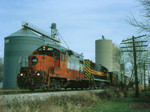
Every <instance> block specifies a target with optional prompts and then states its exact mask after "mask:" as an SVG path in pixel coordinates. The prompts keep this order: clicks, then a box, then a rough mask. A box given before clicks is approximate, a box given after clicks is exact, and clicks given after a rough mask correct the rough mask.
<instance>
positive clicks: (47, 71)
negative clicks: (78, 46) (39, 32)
mask: <svg viewBox="0 0 150 112" xmlns="http://www.w3.org/2000/svg"><path fill="white" fill-rule="evenodd" d="M52 46H53V47H52ZM17 83H18V86H19V88H24V89H31V90H32V89H38V88H43V89H47V88H57V89H58V88H61V87H63V88H87V87H89V79H88V78H86V77H85V76H84V59H83V56H82V55H80V54H77V53H75V52H73V51H71V50H68V49H66V48H64V47H62V46H60V45H58V44H56V45H46V46H41V47H40V48H38V49H37V50H35V51H34V52H33V53H32V55H31V56H29V58H28V66H27V67H21V68H20V73H19V74H18V75H17Z"/></svg>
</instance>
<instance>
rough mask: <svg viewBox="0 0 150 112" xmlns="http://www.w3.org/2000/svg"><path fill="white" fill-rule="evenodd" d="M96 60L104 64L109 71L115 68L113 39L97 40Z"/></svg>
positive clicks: (97, 62)
mask: <svg viewBox="0 0 150 112" xmlns="http://www.w3.org/2000/svg"><path fill="white" fill-rule="evenodd" d="M95 62H96V64H102V65H103V66H105V67H106V68H108V70H109V71H112V70H113V45H112V40H105V39H103V40H101V39H100V40H96V41H95Z"/></svg>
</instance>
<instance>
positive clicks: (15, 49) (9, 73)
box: [3, 28, 44, 88]
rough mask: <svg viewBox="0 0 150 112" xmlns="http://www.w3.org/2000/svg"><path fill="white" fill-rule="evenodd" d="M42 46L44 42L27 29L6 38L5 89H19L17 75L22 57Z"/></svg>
mask: <svg viewBox="0 0 150 112" xmlns="http://www.w3.org/2000/svg"><path fill="white" fill-rule="evenodd" d="M42 45H44V40H43V39H42V38H40V37H39V36H38V35H37V34H35V33H33V32H32V31H31V30H30V29H27V28H22V29H20V30H18V31H17V32H15V33H12V34H11V35H9V36H8V37H6V38H5V47H4V76H3V88H17V81H16V79H17V78H16V75H17V69H18V66H19V59H20V57H21V56H23V57H28V56H29V55H31V54H32V52H33V51H34V50H35V49H37V48H38V47H40V46H42Z"/></svg>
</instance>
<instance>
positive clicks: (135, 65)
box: [121, 35, 147, 97]
mask: <svg viewBox="0 0 150 112" xmlns="http://www.w3.org/2000/svg"><path fill="white" fill-rule="evenodd" d="M144 36H146V35H142V36H138V37H134V36H132V38H130V39H127V40H122V43H121V44H125V45H128V46H126V47H121V48H122V49H124V48H125V49H124V50H121V52H133V58H134V75H135V87H136V88H135V96H136V97H138V96H139V86H138V75H137V62H136V61H137V59H136V55H137V54H136V53H137V52H144V51H147V50H138V49H137V48H139V47H146V46H147V45H136V43H144V42H147V41H137V40H136V39H138V38H141V37H144ZM130 44H132V45H130ZM128 48H131V50H128Z"/></svg>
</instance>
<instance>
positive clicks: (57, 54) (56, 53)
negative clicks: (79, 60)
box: [55, 51, 60, 59]
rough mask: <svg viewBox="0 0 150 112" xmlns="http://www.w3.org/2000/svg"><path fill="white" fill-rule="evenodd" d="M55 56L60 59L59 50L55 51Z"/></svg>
mask: <svg viewBox="0 0 150 112" xmlns="http://www.w3.org/2000/svg"><path fill="white" fill-rule="evenodd" d="M55 56H56V59H60V52H59V51H55Z"/></svg>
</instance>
